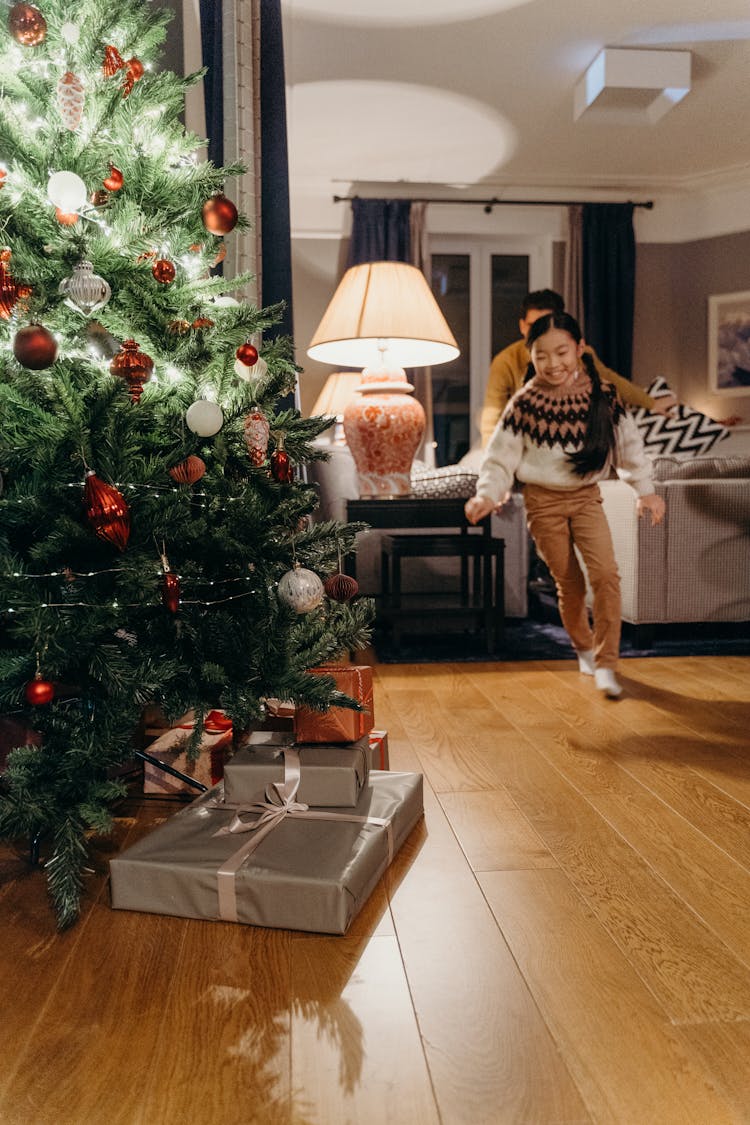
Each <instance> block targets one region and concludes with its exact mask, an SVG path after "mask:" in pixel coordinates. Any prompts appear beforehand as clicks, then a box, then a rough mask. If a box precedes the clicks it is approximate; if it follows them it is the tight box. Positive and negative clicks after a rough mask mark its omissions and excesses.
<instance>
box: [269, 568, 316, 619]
mask: <svg viewBox="0 0 750 1125" xmlns="http://www.w3.org/2000/svg"><path fill="white" fill-rule="evenodd" d="M323 593H324V591H323V583H322V582H321V581H320V579H319V578H318V576H317V574H315V573H314V572H313V571H312V570H305V568H304V567H303V566H299V565H297V566H295V568H294V570H288V571H287V572H286V574H284V575H282V577H281V578H280V579H279V588H278V598H279V601H280V602H282V603H283V604H284V605H288V606H289V608H290V609H293V610H294V612H295V613H309V612H310V610H311V609H315V607H316V606H318V605H320V603H321V602H322V601H323Z"/></svg>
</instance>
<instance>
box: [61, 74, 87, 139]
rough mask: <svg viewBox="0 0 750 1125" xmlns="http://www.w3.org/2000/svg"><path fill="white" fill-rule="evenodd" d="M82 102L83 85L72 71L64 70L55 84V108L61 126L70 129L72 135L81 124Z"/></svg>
mask: <svg viewBox="0 0 750 1125" xmlns="http://www.w3.org/2000/svg"><path fill="white" fill-rule="evenodd" d="M83 101H84V93H83V83H82V82H81V80H80V78H78V77H77V76H76V75H75V74H73V71H72V70H66V72H65V74H63V76H62V78H61V79H60V81H59V82H58V83H57V108H58V109H59V111H60V117H61V118H62V123H63V125H64V126H65V128H66V129H70V131H71V133H74V132H75V131H76V129H77V128H78V126H79V125H80V124H81V117H82V116H83Z"/></svg>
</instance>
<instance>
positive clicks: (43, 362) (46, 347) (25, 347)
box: [13, 324, 57, 371]
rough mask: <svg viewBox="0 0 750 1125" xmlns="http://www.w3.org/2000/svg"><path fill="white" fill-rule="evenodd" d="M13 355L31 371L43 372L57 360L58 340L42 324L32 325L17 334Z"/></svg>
mask: <svg viewBox="0 0 750 1125" xmlns="http://www.w3.org/2000/svg"><path fill="white" fill-rule="evenodd" d="M13 355H14V356H15V357H16V359H17V360H18V362H19V363H21V364H23V366H24V367H28V368H29V369H30V370H31V371H43V370H44V368H45V367H51V366H52V364H53V363H54V362H55V360H56V359H57V340H56V339H55V337H54V336H53V335H52V333H51V332H48V331H47V329H46V328H45V327H44V326H43V325H41V324H30V325H29V326H28V327H27V328H21V329H19V331H18V332H16V336H15V339H14V340H13Z"/></svg>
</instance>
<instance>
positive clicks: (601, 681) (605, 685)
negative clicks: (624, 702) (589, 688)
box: [594, 668, 622, 699]
mask: <svg viewBox="0 0 750 1125" xmlns="http://www.w3.org/2000/svg"><path fill="white" fill-rule="evenodd" d="M594 683H595V684H596V686H597V687H598V689H599V691H603V692H604V694H605V695H606V696H607V698H608V699H617V698H618V696H620V695H622V687H621V686H620V684H619V682H618V680H617V676H616V675H615V674H614V672H613V671H612V669H611V668H595V669H594Z"/></svg>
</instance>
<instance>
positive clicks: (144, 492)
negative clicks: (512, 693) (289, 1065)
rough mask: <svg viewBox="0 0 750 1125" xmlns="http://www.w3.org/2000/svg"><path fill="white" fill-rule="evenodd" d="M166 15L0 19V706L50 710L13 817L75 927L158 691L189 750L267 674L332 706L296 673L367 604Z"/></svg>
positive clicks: (266, 683)
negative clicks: (354, 579) (227, 257)
mask: <svg viewBox="0 0 750 1125" xmlns="http://www.w3.org/2000/svg"><path fill="white" fill-rule="evenodd" d="M169 18H170V13H169V12H167V11H164V10H159V9H158V8H157V7H156V6H154V5H152V4H150V3H147V2H145V0H120V2H119V3H118V4H117V5H116V6H113V5H111V4H108V3H106V2H105V0H81V2H80V3H78V4H76V5H75V12H74V13H73V12H72V10H71V6H70V3H69V2H68V0H44V2H41V0H40V3H39V6H34V5H32V4H28V3H17V4H14V5H12V6H11V7H10V9H9V11H8V13H7V16H6V17H5V24H4V26H2V27H1V28H0V71H1V73H2V75H3V84H2V89H1V91H0V103H1V112H0V250H1V253H0V259H1V261H0V470H1V471H2V478H3V484H4V491H3V493H2V496H0V616H1V622H2V625H1V627H2V634H1V635H0V683H1V687H0V712H2V713H6V714H7V713H15V714H16V716H17V717H18V718H20V719H21V720H22V721H23V722H25V723H26V725H27V726H28V728H29V730H30V732H32V734H30V736H29V738H28V739H27V744H26V745H24V746H19V747H17V748H15V749H14V750H13V751H12V752H11V754H10V756H9V758H8V762H7V767H6V770H5V773H4V774H3V777H2V782H1V784H0V835H2V836H3V837H4V838H5V839H8V840H15V841H18V840H19V839H21V838H23V839H33V840H41V847H42V856H43V858H44V861H45V865H46V870H47V877H48V885H49V890H50V894H51V896H52V900H53V903H54V906H55V909H56V912H57V916H58V920H59V924H60V925H61V926H66V925H69V924H70V923H71V922H73V921H74V920H75V918H76V917H77V915H78V911H79V908H80V899H81V894H82V891H83V887H84V877H85V867H86V863H87V839H88V838H89V837H90V836H91V835H92V834H94V833H98V834H101V833H106V832H107V831H108V830H109V828H110V826H111V819H112V815H113V807H114V806H115V804H116V802H117V801H118V800H119V799H120V798H121V797H122V796H123V793H124V791H125V787H124V784H123V782H122V781H121V780H118V772H117V767H118V765H120V764H122V763H125V762H127V761H128V760H130V759H131V757H132V749H133V738H134V730H135V728H136V726H137V723H138V720H139V716H140V714H141V712H142V710H143V707H144V706H145V705H146V704H149V703H157V704H159V705H161V706H162V708H163V709H164V711H165V713H166V715H167V716H168V718H170V719H175V718H177V717H178V716H180V715H183V714H184V713H185V712H187V711H189V710H190V709H193V711H194V714H195V732H194V734H193V736H192V746H193V750H194V751H195V749H196V748H197V745H198V742H199V740H200V736H201V733H202V726H203V718H204V716H205V715H206V714H207V713H208V711H209V710H210V709H213V708H217V707H220V708H223V709H225V710H226V712H227V714H228V715H229V716H230V717H231V718H232V720H233V722H234V725H235V729H243V728H246V727H247V726H249V725H251V724H252V723H253V722H254V721H257V720H258V719H259V718H261V717H262V716H263V712H264V700H266V699H267V698H271V697H276V698H282V699H291V700H295V701H298V702H305V703H308V704H310V705H312V706H317V707H321V708H325V707H326V706H327V705H330V703H331V702H334V701H335V702H341V699H340V697H339V695H338V693H336V691H335V687H334V685H333V681H332V680H331V678H330V677H325V676H323V677H321V676H317V675H316V676H310V675H307V674H306V670H307V669H308V668H310V667H313V666H315V665H318V664H320V663H321V662H323V661H325V660H328V659H331V658H332V657H335V656H336V655H337V654H339V653H340V652H342V651H345V650H347V649H356V648H358V647H361V646H362V645H363V644H364V643H365V642H366V640H367V633H368V626H369V622H370V619H371V615H372V607H371V604H369V603H368V602H367V601H366V600H358V601H354V602H348V601H347V600H337V599H346V598H347V595H351V592H352V590H351V586H349V588H347V585H346V582H347V581H349V582H350V581H351V580H344V578H343V577H342V576H338V577H337V572H339V571H340V570H341V559H342V557H343V556H344V555H345V554H346V553H347V552H349V551H350V550H351V549H352V547H353V540H354V535H355V531H356V529H355V528H354V527H353V526H346V525H341V524H333V523H319V524H313V523H312V522H311V520H310V519H309V517H310V515H311V513H312V512H313V511H314V508H315V505H316V497H315V493H314V491H313V489H312V488H310V487H308V486H307V485H306V484H304V482H303V481H301V480H300V479H299V478H300V474H299V473H298V472H297V471H296V470H295V465H300V464H302V463H304V462H305V461H306V460H310V459H312V458H313V457H314V456H315V455H316V454H315V450H314V448H313V446H312V442H313V439H314V438H315V437H316V436H317V435H318V434H319V433H320V432H321V431H322V430H323V429H324V428H325V426H326V425H327V424H328V423H329V422H330V419H303V418H301V417H300V415H299V413H298V412H297V411H296V410H294V409H292V408H290V407H287V406H283V407H282V406H281V405H279V404H280V402H281V401H282V400H283V398H284V396H285V395H286V396H288V394H289V392H290V391H291V390H292V389H293V387H294V382H295V375H296V369H295V365H294V362H293V353H292V348H291V344H290V342H289V341H288V340H285V339H279V338H273V337H272V334H271V332H270V329H271V328H272V326H273V324H274V323H275V322H276V320H277V319H278V315H279V311H280V310H279V309H278V308H276V309H273V308H271V309H261V308H257V307H254V306H252V305H251V304H248V303H243V302H241V301H240V302H238V301H237V300H228V299H227V297H226V294H229V293H232V292H234V293H241V290H242V286H243V285H245V284H247V282H248V280H249V278H248V276H247V275H242V276H238V277H235V278H228V277H224V276H219V274H218V273H217V270H216V266H217V263H218V262H219V261H220V259H221V257H222V254H223V252H224V239H225V236H226V237H228V238H232V237H237V235H238V233H239V232H241V231H242V230H243V228H246V227H247V225H248V224H247V222H246V220H245V219H244V217H243V216H241V215H238V214H237V209H236V207H235V205H234V204H233V202H232V201H231V198H230V197H229V196H228V195H226V194H225V190H226V191H229V193H230V195H231V190H230V187H229V181H231V177H232V176H233V175H237V174H239V173H240V172H242V171H243V169H242V167H240V166H239V165H237V166H231V167H227V168H223V169H222V168H217V167H215V166H213V165H212V164H211V163H210V162H202V163H201V162H198V161H197V159H196V154H197V151H198V149H199V148H200V146H201V144H202V143H203V142H202V139H201V138H198V137H197V136H194V135H191V134H189V133H188V132H186V130H185V128H184V126H183V125H182V123H181V119H180V114H181V111H182V108H183V101H184V93H185V89H186V87H187V86H188V84H190V83H192V82H195V81H198V80H199V79H200V77H201V76H200V74H198V75H192V76H189V77H188V78H183V77H179V76H177V75H175V74H173V73H170V72H167V71H158V70H157V69H156V68H155V66H154V64H155V63H156V62H157V60H158V56H159V53H160V50H161V47H162V44H163V41H164V37H165V28H166V25H167V22H168V20H169ZM232 232H234V233H232ZM321 577H322V578H323V579H327V580H328V581H327V582H326V588H327V589H328V590H329V591H330V593H331V597H328V596H326V595H325V594H324V591H323V585H322V582H321Z"/></svg>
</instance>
